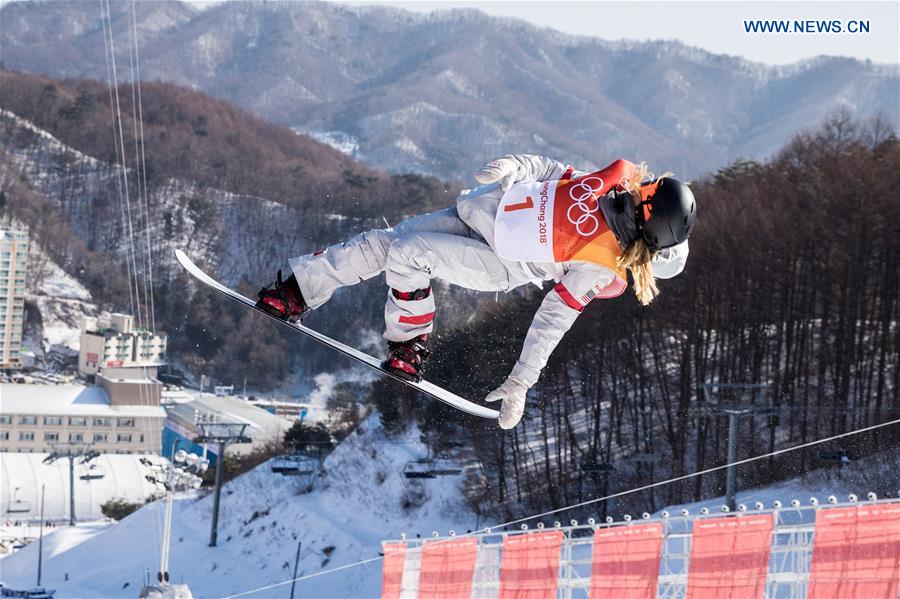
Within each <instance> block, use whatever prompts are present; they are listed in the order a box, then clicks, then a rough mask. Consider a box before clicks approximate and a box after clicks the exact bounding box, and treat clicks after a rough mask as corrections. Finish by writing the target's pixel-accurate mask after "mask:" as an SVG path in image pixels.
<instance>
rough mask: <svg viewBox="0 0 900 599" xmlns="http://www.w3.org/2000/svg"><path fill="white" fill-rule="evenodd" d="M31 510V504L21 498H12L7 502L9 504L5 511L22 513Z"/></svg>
mask: <svg viewBox="0 0 900 599" xmlns="http://www.w3.org/2000/svg"><path fill="white" fill-rule="evenodd" d="M30 511H31V504H30V503H29V502H27V501H24V500H22V499H13V500H12V501H10V502H9V505H8V506H6V513H8V514H24V513H25V512H30Z"/></svg>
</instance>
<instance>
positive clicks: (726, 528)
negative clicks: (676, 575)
mask: <svg viewBox="0 0 900 599" xmlns="http://www.w3.org/2000/svg"><path fill="white" fill-rule="evenodd" d="M774 527H775V519H774V517H773V516H772V515H771V514H766V515H762V516H728V517H724V518H713V519H710V520H697V521H696V522H694V530H693V533H692V535H691V559H690V562H689V563H688V585H687V596H686V599H728V598H730V597H740V598H741V599H754V598H758V599H762V597H763V593H764V592H765V590H766V572H767V570H768V567H769V552H770V551H771V548H772V529H773V528H774Z"/></svg>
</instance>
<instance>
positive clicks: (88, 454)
mask: <svg viewBox="0 0 900 599" xmlns="http://www.w3.org/2000/svg"><path fill="white" fill-rule="evenodd" d="M98 457H100V452H98V451H96V450H94V449H91V446H90V445H84V444H80V445H79V444H75V443H69V444H65V445H63V444H59V445H56V446H55V447H54V448H53V451H51V452H50V455H48V456H47V457H46V458H44V460H43V461H44V463H45V464H52V463H53V462H55V461H56V460H59V459H62V458H66V459H67V460H69V526H75V460H76V459H77V458H81V463H82V464H87V463H88V462H90V461H91V460H93V459H95V458H98Z"/></svg>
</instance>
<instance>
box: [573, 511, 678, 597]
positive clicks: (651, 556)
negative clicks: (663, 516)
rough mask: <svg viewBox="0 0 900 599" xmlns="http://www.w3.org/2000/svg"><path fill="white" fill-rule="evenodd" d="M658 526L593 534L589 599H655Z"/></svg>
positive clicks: (600, 530)
mask: <svg viewBox="0 0 900 599" xmlns="http://www.w3.org/2000/svg"><path fill="white" fill-rule="evenodd" d="M662 539H663V525H662V522H654V523H652V524H636V525H632V526H617V527H615V528H605V529H604V528H598V529H597V530H596V531H594V546H593V558H592V560H591V590H590V599H655V597H656V585H657V580H658V578H659V560H660V557H661V549H662Z"/></svg>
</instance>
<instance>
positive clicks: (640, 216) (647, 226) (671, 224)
mask: <svg viewBox="0 0 900 599" xmlns="http://www.w3.org/2000/svg"><path fill="white" fill-rule="evenodd" d="M640 191H641V200H642V201H641V205H640V208H642V209H639V210H636V211H635V213H636V219H637V226H638V230H639V231H640V232H641V234H642V235H643V236H644V241H646V242H647V247H649V248H650V249H651V250H653V251H657V250H664V249H666V248H670V247H672V246H673V245H678V244H679V243H681V242H682V241H684V240H686V239H687V238H688V237H690V236H691V232H693V230H694V221H696V220H697V202H696V201H694V194H693V193H692V192H691V190H690V188H689V187H688V186H687V185H685V184H684V183H682V182H681V181H679V180H678V179H672V178H669V177H663V178H661V179H657V180H656V181H652V182H650V183H644V184H643V185H641V190H640Z"/></svg>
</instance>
